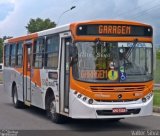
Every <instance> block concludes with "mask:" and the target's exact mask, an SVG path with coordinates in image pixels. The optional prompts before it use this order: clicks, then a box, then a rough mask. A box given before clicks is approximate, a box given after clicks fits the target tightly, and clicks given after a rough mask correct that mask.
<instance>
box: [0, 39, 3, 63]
mask: <svg viewBox="0 0 160 136" xmlns="http://www.w3.org/2000/svg"><path fill="white" fill-rule="evenodd" d="M2 61H3V39H2V38H0V63H2Z"/></svg>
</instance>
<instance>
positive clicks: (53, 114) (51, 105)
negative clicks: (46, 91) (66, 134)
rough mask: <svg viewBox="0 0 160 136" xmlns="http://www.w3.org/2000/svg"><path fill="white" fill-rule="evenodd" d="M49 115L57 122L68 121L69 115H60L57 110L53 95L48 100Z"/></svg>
mask: <svg viewBox="0 0 160 136" xmlns="http://www.w3.org/2000/svg"><path fill="white" fill-rule="evenodd" d="M47 107H48V108H47V116H48V117H49V118H50V119H51V121H53V122H54V123H57V124H63V123H65V122H66V121H67V117H65V116H63V115H60V114H59V113H57V112H56V101H55V99H54V98H53V97H50V98H49V99H48V102H47Z"/></svg>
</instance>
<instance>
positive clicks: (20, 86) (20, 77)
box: [12, 68, 24, 101]
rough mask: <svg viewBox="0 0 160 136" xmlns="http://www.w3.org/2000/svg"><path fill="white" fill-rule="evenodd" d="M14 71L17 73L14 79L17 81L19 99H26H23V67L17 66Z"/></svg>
mask: <svg viewBox="0 0 160 136" xmlns="http://www.w3.org/2000/svg"><path fill="white" fill-rule="evenodd" d="M13 73H15V78H13V79H14V80H13V81H15V83H16V87H17V93H18V99H19V100H20V101H24V100H23V69H22V68H17V69H15V70H14V71H13ZM13 73H12V74H13ZM13 81H12V82H13Z"/></svg>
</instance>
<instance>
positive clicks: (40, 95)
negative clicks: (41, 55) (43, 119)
mask: <svg viewBox="0 0 160 136" xmlns="http://www.w3.org/2000/svg"><path fill="white" fill-rule="evenodd" d="M50 72H57V70H50V69H40V70H39V69H33V70H32V74H33V77H32V82H31V88H32V94H31V95H32V96H31V98H32V99H31V104H32V105H34V106H36V107H39V108H42V109H45V96H46V92H47V90H48V89H51V90H52V91H53V93H54V96H55V98H56V100H57V101H56V102H58V100H59V99H58V96H59V94H58V83H57V82H58V80H53V79H49V78H48V74H49V73H50ZM57 73H58V72H57ZM58 104H59V103H58Z"/></svg>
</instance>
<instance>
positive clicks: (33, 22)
mask: <svg viewBox="0 0 160 136" xmlns="http://www.w3.org/2000/svg"><path fill="white" fill-rule="evenodd" d="M53 27H56V24H55V22H52V21H51V20H50V19H49V18H47V19H44V20H43V19H41V18H37V19H30V21H29V23H28V24H27V26H26V29H27V30H28V32H29V33H34V32H38V31H42V30H46V29H49V28H53Z"/></svg>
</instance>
